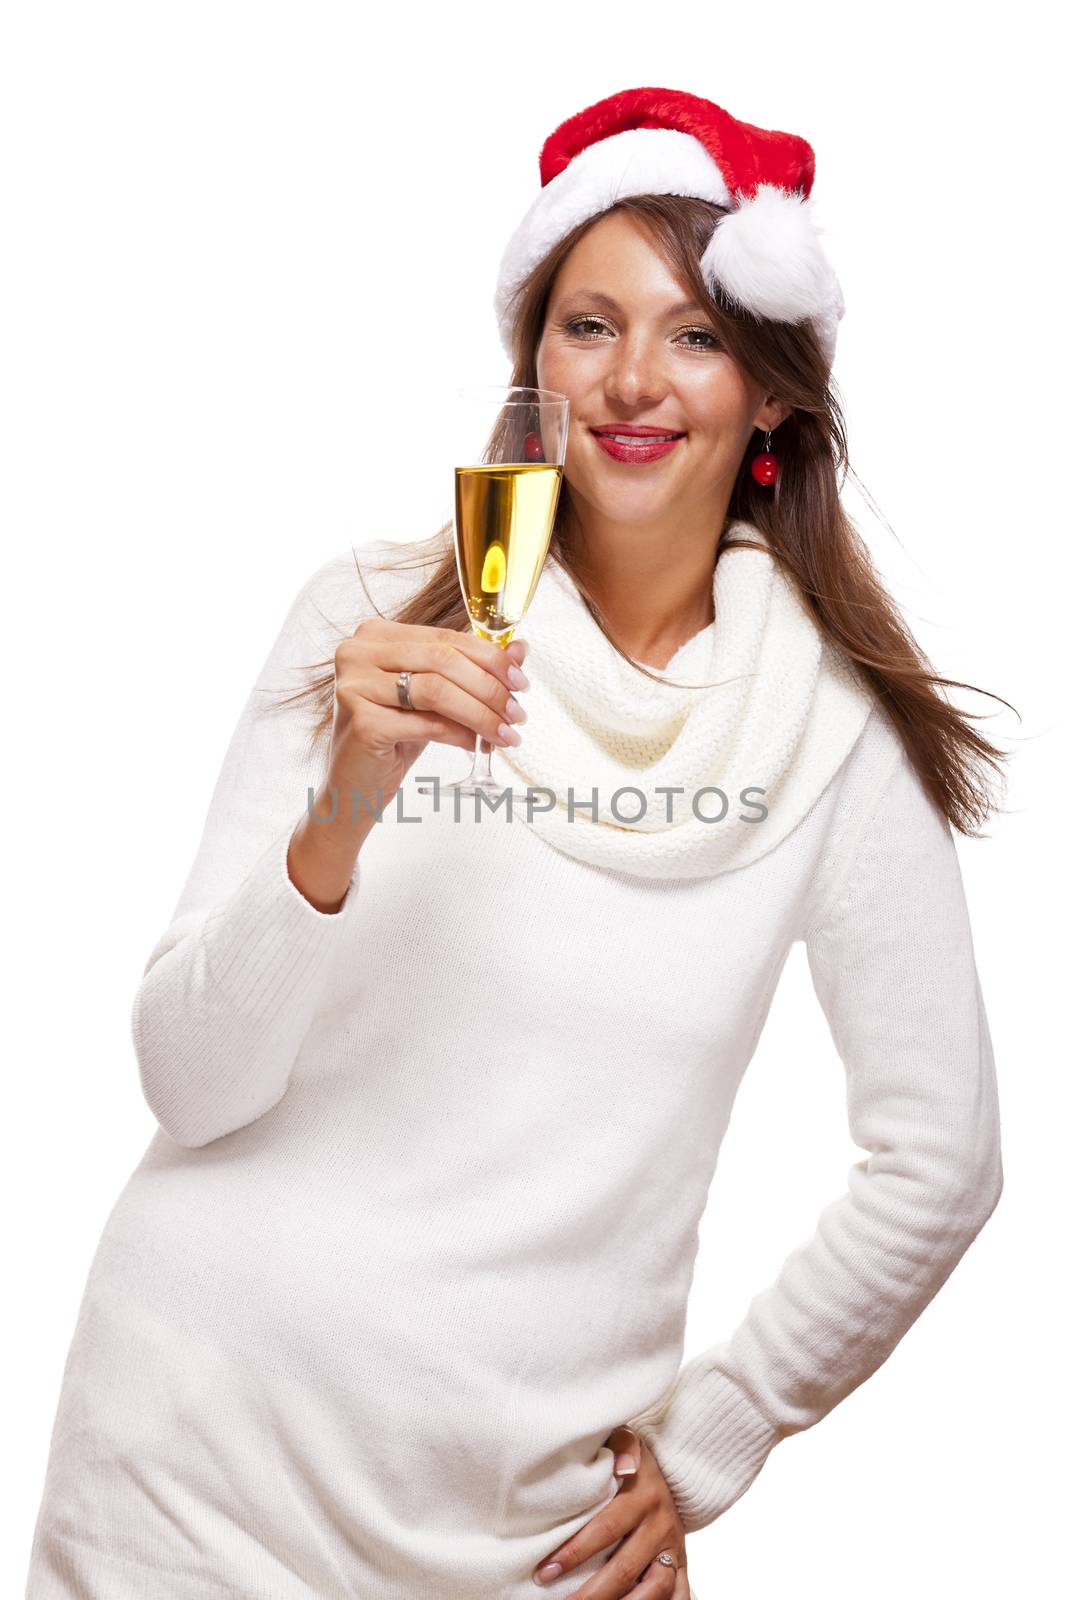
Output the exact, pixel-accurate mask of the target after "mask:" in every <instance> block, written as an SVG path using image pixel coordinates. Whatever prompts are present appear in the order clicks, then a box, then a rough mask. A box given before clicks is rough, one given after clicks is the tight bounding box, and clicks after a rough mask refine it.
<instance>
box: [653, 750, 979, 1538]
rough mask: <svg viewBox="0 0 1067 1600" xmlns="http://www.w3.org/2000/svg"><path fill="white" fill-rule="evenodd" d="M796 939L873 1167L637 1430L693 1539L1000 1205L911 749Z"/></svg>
mask: <svg viewBox="0 0 1067 1600" xmlns="http://www.w3.org/2000/svg"><path fill="white" fill-rule="evenodd" d="M838 890H839V892H837V893H836V898H834V900H833V903H832V905H831V906H830V908H829V910H828V912H827V913H826V914H825V915H819V916H818V924H817V925H816V926H812V927H810V928H809V929H808V930H807V931H806V933H805V935H804V937H805V942H806V948H807V957H808V964H809V967H810V969H811V974H812V979H813V982H814V986H815V991H816V994H817V995H818V999H819V1003H820V1005H821V1007H822V1009H823V1011H824V1013H825V1015H826V1018H827V1020H828V1022H829V1026H830V1031H831V1034H832V1037H833V1041H834V1044H835V1046H836V1048H837V1052H838V1054H839V1056H840V1058H841V1061H842V1063H843V1065H844V1069H845V1084H846V1093H847V1109H848V1122H849V1128H850V1130H851V1133H852V1137H853V1139H854V1140H855V1142H856V1144H857V1145H859V1146H861V1147H862V1148H864V1149H865V1150H867V1151H868V1152H869V1154H868V1156H867V1157H866V1158H865V1159H864V1160H862V1161H859V1162H857V1163H856V1164H855V1165H854V1166H853V1167H852V1168H851V1170H850V1172H849V1174H848V1180H847V1181H848V1192H847V1193H846V1194H843V1195H841V1196H840V1197H839V1198H838V1199H836V1200H835V1201H833V1203H832V1204H830V1205H828V1206H827V1207H826V1208H825V1210H823V1212H822V1213H821V1214H820V1216H819V1218H818V1220H817V1224H816V1227H815V1232H814V1235H813V1237H811V1238H810V1239H809V1240H808V1241H807V1242H806V1243H805V1244H804V1245H802V1246H801V1247H799V1248H798V1249H796V1250H794V1251H793V1252H792V1253H791V1254H790V1255H789V1256H788V1258H787V1259H786V1261H785V1263H784V1264H783V1267H782V1270H781V1272H780V1273H779V1276H778V1278H777V1280H776V1281H775V1283H774V1284H772V1285H771V1286H770V1287H768V1288H766V1289H764V1290H763V1292H762V1293H761V1294H759V1295H757V1296H756V1298H755V1299H754V1300H753V1301H752V1303H751V1305H750V1306H749V1309H748V1312H747V1314H746V1316H745V1318H744V1320H743V1321H742V1323H741V1325H740V1326H739V1327H738V1328H737V1329H736V1331H735V1332H734V1334H733V1336H732V1337H731V1338H730V1339H729V1340H727V1341H725V1342H724V1343H722V1344H720V1345H717V1346H715V1347H714V1348H712V1349H709V1350H707V1351H705V1352H704V1353H703V1354H701V1355H700V1356H698V1357H696V1358H695V1359H694V1360H693V1361H691V1362H689V1363H688V1364H687V1365H685V1366H683V1367H682V1368H681V1370H680V1372H679V1374H678V1376H677V1377H676V1379H675V1382H674V1385H673V1386H672V1389H671V1390H670V1391H669V1392H668V1394H667V1395H666V1396H664V1397H663V1398H662V1399H661V1400H660V1401H659V1402H658V1403H657V1404H656V1405H654V1406H652V1407H649V1408H648V1410H647V1411H645V1412H643V1413H641V1415H640V1416H639V1417H637V1418H632V1419H630V1425H631V1426H632V1427H635V1428H636V1429H637V1430H638V1432H640V1433H641V1434H642V1435H643V1437H644V1438H646V1439H647V1440H648V1442H649V1444H650V1446H651V1448H652V1451H653V1454H654V1455H655V1457H656V1459H657V1461H658V1462H659V1464H660V1468H661V1470H662V1472H663V1475H664V1477H665V1478H666V1479H667V1481H668V1483H669V1485H670V1487H671V1491H672V1494H673V1495H674V1498H675V1500H676V1503H677V1505H678V1508H679V1514H680V1516H681V1518H682V1520H683V1522H684V1524H685V1526H686V1528H687V1529H688V1530H690V1531H695V1530H696V1529H698V1528H702V1527H705V1526H706V1525H707V1524H708V1523H709V1522H712V1521H713V1520H714V1519H715V1518H716V1517H718V1516H720V1515H721V1513H722V1512H723V1511H725V1510H726V1509H727V1508H728V1507H729V1506H731V1505H732V1504H733V1503H734V1501H735V1500H737V1499H738V1498H739V1497H740V1495H742V1494H743V1493H744V1492H745V1490H746V1489H747V1488H748V1487H749V1486H750V1484H751V1483H752V1481H753V1479H754V1478H755V1477H756V1475H757V1474H758V1472H759V1471H760V1469H761V1468H762V1466H763V1464H764V1462H765V1461H766V1459H767V1456H768V1455H769V1454H770V1451H771V1450H772V1448H773V1447H774V1445H776V1444H777V1443H778V1442H779V1441H780V1440H781V1439H783V1438H785V1437H786V1436H788V1435H789V1434H793V1433H797V1432H800V1431H801V1430H802V1429H805V1428H809V1427H811V1425H812V1424H813V1423H815V1422H818V1421H819V1420H820V1419H821V1418H822V1417H824V1416H825V1415H826V1414H827V1412H829V1411H830V1410H832V1408H833V1407H834V1406H836V1405H837V1404H838V1402H839V1401H840V1400H842V1399H844V1397H845V1396H846V1395H848V1394H850V1393H851V1392H852V1390H853V1389H855V1388H857V1387H858V1385H859V1384H861V1383H862V1382H864V1380H865V1379H866V1378H868V1377H870V1376H871V1374H872V1373H873V1372H874V1371H876V1369H877V1368H878V1367H879V1366H881V1364H882V1362H883V1361H885V1359H886V1357H887V1356H888V1355H889V1354H890V1352H891V1351H892V1350H893V1348H894V1346H895V1345H896V1344H897V1343H898V1342H899V1340H900V1339H901V1337H902V1336H903V1335H904V1333H906V1331H907V1330H908V1328H909V1327H910V1326H911V1325H912V1323H913V1322H914V1321H915V1319H916V1317H917V1316H918V1315H919V1313H920V1312H921V1311H922V1310H923V1308H924V1307H925V1306H926V1305H927V1304H928V1303H929V1301H930V1300H931V1299H932V1298H933V1296H934V1295H935V1294H936V1293H937V1291H938V1289H939V1288H940V1287H941V1286H942V1284H943V1283H944V1282H945V1280H946V1278H947V1277H948V1276H949V1274H950V1273H951V1272H952V1270H953V1268H954V1267H955V1266H956V1264H957V1263H958V1261H959V1260H960V1258H961V1256H962V1255H963V1254H964V1252H965V1250H966V1249H967V1247H968V1246H969V1245H970V1243H971V1242H972V1240H973V1239H974V1238H975V1236H976V1234H977V1233H978V1232H979V1230H980V1229H981V1228H982V1226H983V1224H984V1223H985V1221H986V1219H987V1218H988V1217H989V1215H990V1213H991V1212H992V1210H993V1208H994V1207H995V1205H996V1203H997V1200H998V1198H999V1196H1000V1193H1001V1185H1002V1181H1003V1177H1002V1168H1001V1152H1000V1117H999V1106H998V1097H997V1084H996V1075H995V1068H994V1059H993V1048H992V1044H991V1041H990V1035H989V1028H988V1024H987V1021H986V1013H985V1007H984V1004H983V999H982V991H981V987H980V984H979V979H978V973H977V970H976V967H975V960H974V950H973V945H972V938H971V928H970V921H969V917H968V913H967V906H966V901H965V897H964V889H963V882H962V877H961V873H960V867H959V861H958V858H957V853H956V845H955V840H954V838H953V835H952V832H951V830H950V828H949V827H948V825H947V824H946V823H945V822H944V821H943V820H942V818H941V815H940V813H939V812H938V811H937V809H936V807H935V806H934V805H933V803H932V802H931V801H930V799H929V798H928V797H927V795H926V793H925V791H924V790H923V788H922V785H921V783H920V781H919V778H918V776H917V774H916V772H915V769H914V768H913V767H912V765H911V763H910V761H908V759H907V758H906V756H905V753H904V749H903V746H902V745H900V746H899V758H898V759H897V760H896V761H895V762H894V764H893V766H892V768H891V772H890V776H889V778H888V781H887V783H886V786H885V787H884V789H883V790H882V794H881V798H880V801H879V803H878V804H877V805H876V806H875V807H874V809H873V813H872V814H871V815H870V817H869V818H868V820H867V823H866V827H865V830H864V833H863V836H862V838H861V840H860V842H859V844H858V847H857V848H856V852H855V854H854V856H853V858H852V861H851V864H850V866H849V867H848V870H847V871H846V874H845V877H844V880H843V882H842V883H841V884H839V885H838Z"/></svg>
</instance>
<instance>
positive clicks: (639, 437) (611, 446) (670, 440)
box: [589, 422, 685, 465]
mask: <svg viewBox="0 0 1067 1600" xmlns="http://www.w3.org/2000/svg"><path fill="white" fill-rule="evenodd" d="M589 431H590V433H591V434H592V435H593V438H594V439H595V440H596V442H597V444H598V445H599V446H600V448H601V450H603V452H604V454H605V455H607V456H610V457H611V459H612V460H613V461H623V462H630V463H632V464H634V465H640V464H642V463H644V462H649V461H659V460H661V459H662V458H663V457H664V456H666V455H669V454H670V452H671V451H672V450H673V449H674V447H675V445H677V444H680V443H681V441H682V439H684V438H685V434H684V433H672V431H671V430H670V429H669V428H654V427H648V426H644V427H639V428H638V427H634V426H633V425H632V424H630V423H626V422H619V423H602V424H601V425H600V426H599V427H597V428H590V430H589ZM613 434H614V435H616V436H617V437H614V438H612V437H611V435H613ZM664 435H670V437H664Z"/></svg>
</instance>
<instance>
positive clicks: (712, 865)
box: [493, 522, 873, 878]
mask: <svg viewBox="0 0 1067 1600" xmlns="http://www.w3.org/2000/svg"><path fill="white" fill-rule="evenodd" d="M731 532H732V533H734V532H735V533H736V534H738V535H739V536H741V537H744V538H747V539H752V540H754V541H756V542H758V543H760V544H761V545H762V546H763V548H762V549H759V550H751V549H748V548H746V547H745V546H738V547H737V548H736V549H731V548H730V547H729V544H727V545H726V546H725V547H724V548H723V550H722V551H721V552H720V555H719V559H718V562H717V564H716V567H715V577H714V621H713V622H711V623H710V624H709V625H708V626H707V627H706V628H704V629H703V630H702V631H701V632H700V633H698V634H696V635H695V636H694V637H693V638H692V639H690V640H689V641H688V642H687V643H686V644H684V645H683V646H682V647H681V649H680V650H678V651H677V652H676V653H675V655H674V656H673V657H672V658H671V660H670V662H669V663H668V665H667V667H666V668H665V669H664V671H665V675H666V676H667V677H670V678H672V679H675V680H678V681H680V682H681V683H684V684H701V685H706V687H700V688H676V687H674V686H673V685H661V684H658V683H656V682H654V681H653V680H652V679H650V678H646V677H645V676H644V675H643V674H642V673H641V672H639V671H637V669H636V668H635V667H633V666H631V665H630V664H629V662H627V661H626V660H625V658H624V657H622V656H621V655H620V654H619V652H618V651H617V650H615V649H614V647H613V646H612V645H611V644H610V642H609V641H608V639H607V638H606V637H605V635H604V633H603V632H602V630H601V629H600V628H598V627H597V625H596V624H595V622H594V621H593V619H592V617H591V615H590V613H589V610H588V608H587V606H586V605H585V602H584V600H583V599H582V597H581V595H580V594H579V593H578V590H577V589H576V587H575V585H574V583H573V581H572V579H571V578H570V576H569V574H568V573H567V572H566V571H565V570H564V568H563V567H562V566H560V565H559V563H558V562H557V561H555V559H554V558H553V559H550V560H549V561H548V562H546V565H545V568H544V571H543V572H542V574H541V579H540V582H539V584H538V587H537V589H536V591H535V593H534V598H533V601H532V603H531V605H530V607H529V609H528V611H527V614H526V619H525V622H524V623H523V625H522V627H521V629H520V634H521V635H522V636H523V637H525V638H526V639H528V641H529V645H530V650H529V656H528V676H529V678H530V689H529V690H528V691H527V693H526V696H525V699H524V705H525V707H526V710H527V713H528V721H527V722H525V723H523V724H522V726H521V729H520V732H521V733H522V744H521V745H519V746H516V747H514V748H509V749H501V750H499V751H498V752H497V753H496V754H494V756H493V764H494V766H495V767H498V768H499V769H501V771H502V772H503V771H508V772H509V773H510V774H511V781H512V782H513V783H517V784H519V785H520V787H522V788H523V789H525V788H530V789H531V790H532V789H533V788H543V789H545V790H547V791H548V792H549V794H550V795H551V796H552V797H553V799H554V804H552V805H551V806H549V807H547V808H546V809H544V810H542V811H538V810H536V809H534V807H533V805H531V807H530V812H529V816H530V822H531V825H532V826H534V827H536V828H537V829H538V831H539V832H541V833H543V834H544V836H545V839H546V840H547V842H548V843H550V844H552V845H554V846H555V847H556V848H557V849H559V850H563V851H564V852H565V853H567V854H568V855H572V856H574V857H576V858H577V859H578V860H580V861H587V862H589V863H590V864H591V865H593V866H600V867H609V868H612V869H614V870H616V871H619V872H626V873H629V874H632V875H633V876H635V877H642V878H645V877H651V878H694V877H704V876H707V875H710V874H712V873H716V872H723V871H725V870H727V869H728V868H735V867H740V866H744V865H746V864H747V863H748V862H751V861H755V860H756V859H757V858H758V857H759V856H761V855H763V854H764V853H765V852H766V851H768V850H771V849H773V847H774V846H775V845H776V844H778V843H779V842H780V841H781V840H782V839H783V838H784V837H785V836H786V834H787V833H789V832H790V831H791V830H792V829H793V828H794V827H795V826H796V824H797V822H798V821H799V820H800V818H801V816H802V815H803V813H804V812H805V811H806V810H807V809H808V807H809V806H810V805H811V803H812V800H813V798H814V797H815V796H816V795H817V794H819V792H820V791H821V790H822V789H823V788H824V787H825V785H826V784H827V783H828V782H829V780H830V778H831V777H832V776H833V774H834V773H835V772H836V771H837V769H838V767H839V766H840V765H841V762H842V761H843V760H844V757H845V755H846V754H847V752H848V751H849V750H850V749H851V747H852V745H853V744H854V743H855V741H856V738H857V737H858V735H859V732H860V729H861V728H862V727H863V724H864V722H865V721H866V720H867V717H868V714H869V712H870V709H871V705H872V703H873V697H872V695H871V693H870V690H869V689H868V688H867V687H866V686H865V684H864V683H863V682H862V681H861V679H860V677H859V675H858V674H857V673H856V672H855V671H854V670H853V668H852V666H851V664H850V663H849V662H848V660H847V658H845V657H844V656H843V655H842V654H841V653H840V652H839V651H838V650H836V649H835V648H834V647H833V646H832V644H830V642H829V641H827V640H826V639H825V638H824V636H823V634H822V633H821V631H820V629H819V628H818V627H817V626H816V624H815V623H814V622H813V621H812V619H811V618H810V616H809V615H808V612H807V610H806V609H805V607H804V605H803V603H802V601H801V598H800V595H799V593H798V592H797V588H796V584H795V580H794V579H793V578H792V576H791V575H790V574H789V573H787V572H786V571H785V569H784V568H783V567H782V566H780V565H779V563H778V561H777V559H776V558H775V557H774V555H773V554H772V553H771V551H770V548H769V546H768V544H767V541H766V539H765V538H764V536H763V534H762V533H761V532H760V530H759V529H758V528H755V527H753V526H752V525H751V524H748V523H744V522H735V523H733V524H732V526H731ZM501 781H503V779H501ZM620 790H633V791H634V792H627V793H620V794H617V793H616V792H617V791H620ZM572 791H573V798H572V796H571V792H572ZM679 791H680V792H679ZM594 794H595V796H596V810H595V812H594V810H593V798H594ZM613 797H615V798H614V800H613ZM763 808H765V812H764V810H763Z"/></svg>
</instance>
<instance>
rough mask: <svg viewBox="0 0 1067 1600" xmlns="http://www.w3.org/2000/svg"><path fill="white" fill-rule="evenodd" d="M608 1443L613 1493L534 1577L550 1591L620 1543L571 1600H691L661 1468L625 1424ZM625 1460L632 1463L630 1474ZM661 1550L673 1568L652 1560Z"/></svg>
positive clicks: (681, 1536)
mask: <svg viewBox="0 0 1067 1600" xmlns="http://www.w3.org/2000/svg"><path fill="white" fill-rule="evenodd" d="M607 1443H608V1444H609V1445H610V1447H611V1449H612V1450H613V1451H614V1452H615V1476H616V1477H617V1478H619V1479H620V1480H621V1482H620V1485H619V1489H618V1492H617V1494H616V1495H615V1497H614V1499H613V1500H612V1501H611V1502H610V1504H608V1505H606V1506H605V1507H604V1509H603V1510H602V1511H598V1512H597V1514H596V1516H595V1517H592V1518H590V1520H589V1521H588V1522H587V1523H586V1525H585V1527H584V1528H579V1530H578V1532H577V1533H576V1534H574V1535H573V1536H572V1537H571V1538H570V1539H568V1540H567V1542H566V1544H561V1545H560V1546H559V1548H558V1550H553V1552H552V1554H551V1555H549V1556H546V1557H545V1559H544V1561H542V1562H541V1564H540V1565H539V1566H538V1567H537V1569H536V1570H535V1572H534V1578H535V1580H536V1581H537V1582H538V1583H543V1584H545V1585H546V1587H547V1588H548V1589H549V1590H550V1591H551V1587H552V1584H553V1582H554V1581H555V1580H556V1579H558V1578H561V1577H562V1576H563V1575H564V1573H567V1572H572V1571H573V1570H574V1568H575V1567H579V1566H581V1564H582V1562H583V1561H588V1560H589V1557H590V1556H592V1555H595V1554H596V1553H597V1551H598V1550H606V1549H607V1548H608V1547H609V1546H610V1545H613V1544H616V1543H618V1541H619V1540H620V1539H621V1540H622V1543H621V1544H620V1545H619V1548H618V1549H617V1550H616V1551H615V1552H614V1553H613V1554H612V1555H611V1556H610V1558H609V1559H608V1560H607V1561H606V1562H605V1563H604V1565H603V1566H602V1567H601V1568H600V1570H599V1571H598V1572H595V1573H594V1574H593V1576H592V1577H591V1578H590V1579H589V1581H588V1583H583V1584H582V1587H581V1588H580V1589H576V1590H575V1591H574V1593H573V1595H572V1596H571V1600H619V1597H621V1596H622V1595H632V1596H633V1600H668V1597H670V1600H692V1596H691V1593H690V1589H689V1575H688V1573H687V1571H686V1555H685V1529H684V1528H683V1527H682V1524H681V1521H680V1519H679V1516H678V1509H677V1507H676V1506H675V1503H674V1497H673V1495H672V1494H671V1491H670V1489H668V1487H667V1480H666V1479H665V1478H664V1476H663V1474H662V1472H661V1471H660V1469H659V1463H658V1462H657V1461H656V1458H655V1456H654V1455H653V1454H652V1452H651V1450H649V1449H648V1448H647V1446H642V1443H641V1439H640V1436H639V1435H638V1434H636V1433H635V1432H634V1430H633V1429H632V1428H628V1427H626V1426H625V1425H623V1426H622V1427H619V1428H616V1429H615V1431H614V1432H613V1433H610V1434H609V1435H608V1439H607ZM627 1456H629V1458H630V1460H631V1462H632V1463H633V1465H632V1467H631V1468H630V1469H629V1470H628V1469H627V1462H626V1457H627ZM620 1469H621V1470H620ZM661 1551H665V1552H666V1553H667V1554H669V1555H672V1556H673V1557H674V1565H673V1566H667V1565H666V1564H665V1563H664V1562H661V1561H657V1560H656V1557H657V1556H658V1555H659V1554H660V1552H661ZM553 1563H558V1565H559V1570H558V1571H557V1572H550V1573H548V1574H547V1575H546V1572H545V1569H546V1567H548V1566H550V1565H551V1564H553Z"/></svg>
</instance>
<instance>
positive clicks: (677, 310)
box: [560, 289, 704, 317]
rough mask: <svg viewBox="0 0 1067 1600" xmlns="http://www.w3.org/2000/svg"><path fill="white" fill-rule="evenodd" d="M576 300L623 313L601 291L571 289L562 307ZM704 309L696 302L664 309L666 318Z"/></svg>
mask: <svg viewBox="0 0 1067 1600" xmlns="http://www.w3.org/2000/svg"><path fill="white" fill-rule="evenodd" d="M575 300H585V301H593V302H594V303H595V304H596V305H599V306H603V307H604V310H605V311H621V310H622V309H623V308H622V306H620V304H619V302H618V301H617V300H613V299H612V298H611V295H610V294H604V292H603V291H602V290H600V289H571V290H570V291H569V293H567V294H565V295H564V296H563V299H562V300H561V301H560V305H561V306H567V305H570V304H571V303H572V301H575ZM703 309H704V307H703V306H701V305H698V304H697V302H696V301H695V300H679V301H678V302H677V303H676V304H675V305H673V306H666V307H664V311H663V315H664V316H665V317H675V316H681V315H682V314H683V313H684V312H686V311H703Z"/></svg>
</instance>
